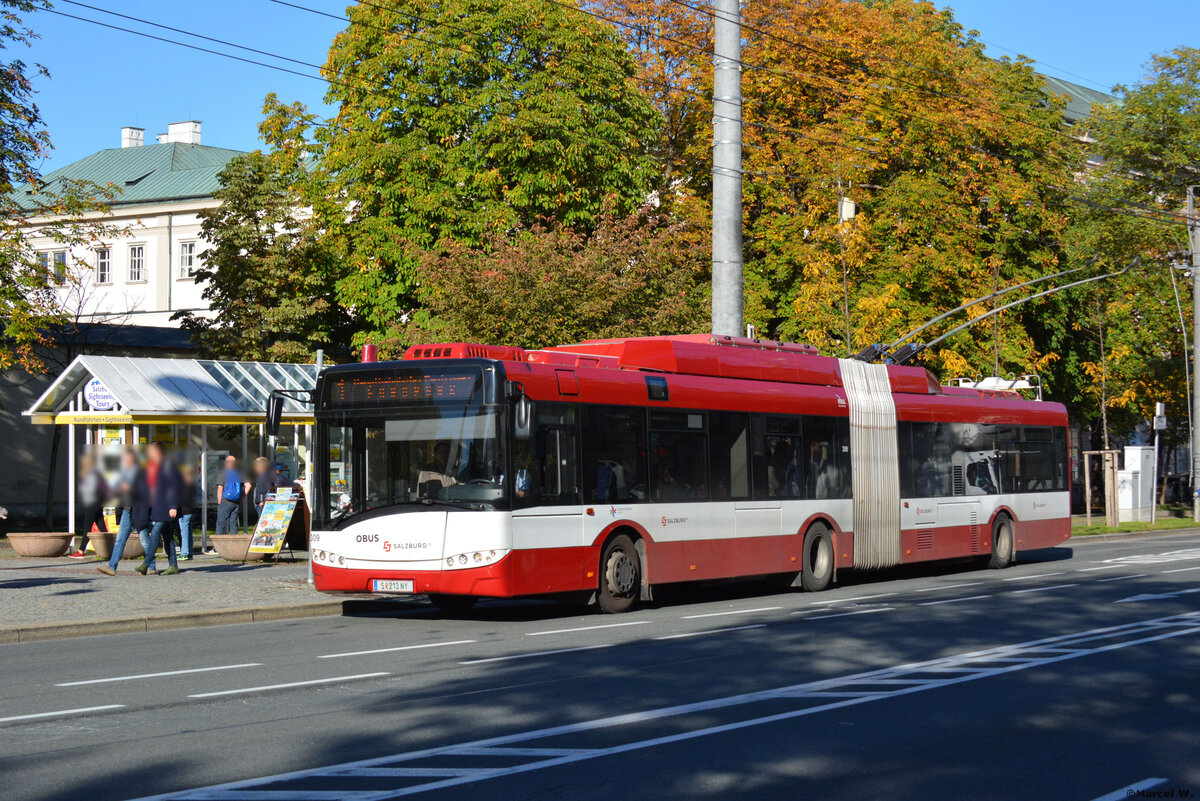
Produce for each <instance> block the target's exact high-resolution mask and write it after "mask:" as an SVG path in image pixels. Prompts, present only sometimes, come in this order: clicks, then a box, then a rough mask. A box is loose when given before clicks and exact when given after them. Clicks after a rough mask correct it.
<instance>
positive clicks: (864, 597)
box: [812, 592, 896, 606]
mask: <svg viewBox="0 0 1200 801" xmlns="http://www.w3.org/2000/svg"><path fill="white" fill-rule="evenodd" d="M891 595H896V593H894V592H881V593H879V594H877V595H856V596H854V597H853V598H830V599H829V600H827V601H813V603H812V605H813V606H821V605H823V604H848V603H851V602H853V601H869V600H871V599H872V598H887V597H889V596H891Z"/></svg>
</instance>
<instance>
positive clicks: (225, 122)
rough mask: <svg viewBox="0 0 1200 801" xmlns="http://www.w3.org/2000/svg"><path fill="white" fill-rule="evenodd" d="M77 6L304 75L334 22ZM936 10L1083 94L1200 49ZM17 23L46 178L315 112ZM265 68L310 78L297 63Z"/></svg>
mask: <svg viewBox="0 0 1200 801" xmlns="http://www.w3.org/2000/svg"><path fill="white" fill-rule="evenodd" d="M85 1H86V2H87V3H88V5H91V6H94V7H96V8H103V9H106V10H109V11H116V12H119V13H122V14H126V15H128V16H131V17H138V18H141V19H146V20H150V21H153V22H157V23H161V24H163V25H168V26H171V27H174V28H179V29H182V30H186V31H190V32H193V33H198V34H203V35H207V36H212V37H215V38H219V39H225V40H228V41H231V42H234V43H237V44H242V45H246V46H249V47H254V48H257V49H259V50H265V51H268V52H271V53H276V54H279V55H283V56H287V57H289V58H292V59H296V60H299V61H304V62H310V63H313V64H319V63H321V62H323V61H324V59H325V53H326V51H327V50H328V48H329V43H330V41H331V39H332V38H333V36H334V34H335V33H336V32H337V31H338V30H339V29H340V28H341V27H342V25H344V23H341V22H339V21H338V20H334V19H329V18H327V17H321V16H318V15H315V14H311V13H308V12H305V11H300V10H297V9H294V8H288V7H286V6H283V5H280V4H277V3H274V2H271V0H168V2H162V0H85ZM290 1H291V2H294V3H295V4H296V5H302V6H307V7H309V8H313V9H317V10H320V11H324V12H326V13H329V14H333V15H338V16H340V15H341V14H342V13H343V12H344V9H345V6H346V3H345V2H342V0H290ZM748 2H753V0H748ZM939 5H947V4H946V3H941V2H939ZM949 5H951V6H952V7H953V8H954V9H955V11H956V15H957V17H958V19H959V21H960V22H962V24H963V25H964V27H966V28H967V29H975V30H977V31H979V34H980V38H981V39H983V40H985V41H986V42H989V43H992V45H994V46H993V47H991V48H990V52H991V53H992V54H993V55H995V56H1002V55H1009V54H1010V53H1009V52H1008V51H1009V50H1012V51H1017V52H1020V53H1024V54H1026V55H1029V56H1031V57H1033V58H1035V59H1038V60H1039V62H1041V67H1040V68H1041V69H1042V70H1043V71H1045V72H1048V73H1050V74H1054V75H1058V76H1059V77H1062V78H1065V79H1066V80H1069V81H1074V82H1077V83H1084V84H1086V85H1089V86H1094V87H1095V88H1107V87H1110V86H1112V85H1113V84H1116V83H1131V82H1134V81H1136V80H1138V78H1139V77H1140V76H1141V74H1142V67H1143V65H1144V64H1145V62H1146V61H1147V60H1148V58H1149V56H1150V54H1151V53H1155V52H1161V51H1164V50H1167V49H1170V48H1173V47H1176V46H1179V45H1182V44H1189V45H1192V46H1197V45H1200V36H1198V34H1200V2H1197V0H1150V2H1148V3H1143V4H1140V5H1138V6H1137V7H1136V8H1130V6H1129V4H1128V3H1125V2H1120V1H1119V0H1040V2H1035V1H1034V0H957V2H953V3H950V4H949ZM55 7H56V10H58V11H61V12H63V13H66V14H73V15H76V16H79V17H88V18H90V19H94V20H100V21H104V22H107V23H110V24H112V25H117V26H121V27H136V28H138V29H140V30H144V31H146V32H148V33H152V34H154V35H156V36H161V37H163V38H165V39H168V40H171V41H178V42H185V41H186V42H189V43H192V44H195V45H197V46H200V47H211V48H214V49H224V50H229V52H234V53H239V54H240V55H242V56H244V57H246V58H250V59H255V60H259V59H262V57H261V56H257V55H255V54H253V53H245V52H240V51H236V50H230V49H229V48H224V47H221V46H219V45H215V44H212V43H209V42H203V41H198V40H195V39H192V38H190V37H185V36H183V35H181V34H177V33H173V32H170V31H165V30H161V29H154V28H151V27H147V26H145V25H139V24H138V23H134V22H130V21H129V20H125V19H120V18H117V17H113V16H110V15H107V14H104V13H102V12H99V11H95V10H92V9H89V8H84V7H81V6H79V5H73V4H71V3H70V2H67V0H55ZM30 21H31V22H32V24H33V26H34V27H35V29H36V30H37V31H38V32H39V33H40V34H41V36H42V38H41V40H40V41H38V42H37V43H36V44H35V46H34V48H33V50H32V52H31V53H30V54H21V55H20V56H19V57H21V58H26V55H28V58H27V60H28V61H31V62H33V61H36V62H39V63H41V64H43V65H45V66H46V67H47V68H48V69H49V71H50V74H51V78H50V79H49V80H46V79H40V80H38V82H37V86H38V89H39V95H38V99H37V102H38V105H39V107H40V108H41V110H42V113H43V115H44V117H45V118H46V122H47V124H48V126H49V129H50V135H51V137H52V139H53V140H54V144H55V147H56V150H55V152H54V153H53V154H52V156H51V158H50V159H49V161H48V162H47V164H46V165H45V167H44V169H46V170H49V169H53V168H54V167H58V166H62V165H64V164H67V163H69V162H71V161H74V160H75V159H78V158H81V157H83V156H86V155H88V154H90V153H93V152H95V151H96V150H100V149H102V148H105V147H116V146H118V145H119V144H120V128H121V126H124V125H135V126H138V127H143V128H145V129H146V139H147V142H152V141H153V137H154V135H155V134H157V133H160V132H162V131H165V130H166V125H167V123H168V122H175V121H179V120H188V119H199V120H202V121H203V122H204V143H205V144H210V145H217V146H222V147H231V148H237V149H243V150H246V149H252V148H254V147H256V146H257V145H258V138H257V128H256V126H257V123H258V120H259V118H260V110H261V107H262V101H263V98H264V97H265V96H266V94H267V93H268V92H271V91H274V92H276V93H278V94H279V96H280V97H281V98H283V99H284V100H302V101H305V102H307V103H309V104H310V105H311V106H320V104H321V97H322V96H323V94H324V84H322V83H321V82H320V81H316V80H311V79H308V78H303V77H299V76H294V75H286V74H283V73H280V72H276V71H274V70H270V69H265V68H263V67H258V66H253V65H250V64H243V63H238V62H234V61H230V60H228V59H225V58H221V57H219V56H214V55H210V54H208V53H202V52H198V51H195V50H187V49H184V48H181V47H179V46H177V45H174V44H168V43H165V42H157V41H152V40H150V39H145V38H142V37H139V36H133V35H130V34H128V33H123V32H119V31H115V30H110V29H105V28H101V27H98V26H96V25H93V24H90V23H86V22H80V21H78V20H74V19H67V18H64V17H61V16H56V15H53V14H48V13H38V14H36V15H34V16H33V17H31V20H30ZM1001 48H1007V49H1001ZM14 55H15V54H14ZM273 63H276V64H279V65H280V66H285V67H288V68H291V69H295V70H297V71H300V72H306V73H310V74H311V73H314V72H315V70H312V69H311V68H309V67H306V66H301V65H298V64H293V63H287V62H279V61H274V62H273ZM1071 73H1074V74H1071ZM1079 76H1082V78H1081V77H1079ZM1085 79H1086V80H1085Z"/></svg>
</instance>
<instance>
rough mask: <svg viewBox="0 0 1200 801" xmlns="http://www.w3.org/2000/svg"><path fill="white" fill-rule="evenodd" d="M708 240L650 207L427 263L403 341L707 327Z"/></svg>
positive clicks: (573, 338) (514, 235)
mask: <svg viewBox="0 0 1200 801" xmlns="http://www.w3.org/2000/svg"><path fill="white" fill-rule="evenodd" d="M708 274H709V259H708V242H707V240H706V239H703V238H701V239H698V238H697V237H696V236H695V234H694V232H691V231H689V230H688V229H687V228H686V227H685V226H681V225H678V224H675V223H672V222H671V221H670V220H669V219H667V218H666V217H665V216H664V215H661V214H656V213H653V212H650V211H642V212H637V213H634V214H631V215H625V216H616V215H614V214H602V215H601V216H600V217H599V219H598V220H597V223H596V226H595V228H594V229H593V230H590V231H588V232H582V231H578V230H573V229H570V228H566V227H565V226H562V225H554V226H550V227H545V226H541V225H535V226H533V227H532V228H522V229H519V230H517V231H515V232H511V233H510V234H508V235H506V236H500V235H495V236H493V237H492V238H491V239H489V240H487V241H485V242H484V243H483V244H482V245H481V246H478V247H471V246H467V245H452V246H450V247H448V248H447V249H446V250H445V252H443V253H440V254H429V255H427V256H426V258H425V260H424V261H423V262H422V265H421V269H420V277H421V282H422V295H421V299H422V302H423V304H424V309H423V311H422V312H420V313H418V314H417V315H416V316H415V317H414V319H413V320H412V321H410V322H409V323H408V324H407V325H406V326H404V327H403V328H402V329H400V330H398V331H396V334H395V336H396V338H397V339H399V340H401V344H404V345H407V344H412V343H414V342H422V341H423V342H438V341H441V342H446V341H467V342H482V343H492V344H505V345H518V346H523V347H528V348H537V347H542V346H544V345H546V344H547V343H562V342H578V341H580V340H583V339H592V338H606V337H626V336H651V335H662V334H675V333H691V332H699V331H703V330H705V327H706V326H707V320H708V302H709V301H708V287H707V281H708Z"/></svg>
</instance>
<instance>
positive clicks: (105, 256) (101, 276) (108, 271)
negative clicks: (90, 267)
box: [96, 248, 112, 284]
mask: <svg viewBox="0 0 1200 801" xmlns="http://www.w3.org/2000/svg"><path fill="white" fill-rule="evenodd" d="M96 283H97V284H111V283H112V251H111V250H109V249H108V248H100V249H99V250H97V251H96Z"/></svg>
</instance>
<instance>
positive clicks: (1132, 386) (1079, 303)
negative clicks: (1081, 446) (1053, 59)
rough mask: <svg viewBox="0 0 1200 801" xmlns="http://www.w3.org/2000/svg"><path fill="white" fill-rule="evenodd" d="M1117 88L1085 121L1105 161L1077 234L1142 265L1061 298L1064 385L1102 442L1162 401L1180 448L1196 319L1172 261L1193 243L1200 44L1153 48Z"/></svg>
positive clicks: (1103, 255) (1110, 259)
mask: <svg viewBox="0 0 1200 801" xmlns="http://www.w3.org/2000/svg"><path fill="white" fill-rule="evenodd" d="M1116 94H1117V96H1118V102H1117V103H1114V104H1112V105H1110V106H1104V107H1098V108H1096V109H1093V112H1092V116H1091V119H1088V120H1085V121H1084V122H1083V123H1082V124H1081V131H1080V133H1086V134H1087V135H1088V137H1089V138H1090V139H1093V140H1095V141H1094V143H1092V144H1091V145H1090V146H1091V148H1092V149H1093V150H1094V153H1095V156H1096V159H1095V161H1096V162H1097V166H1094V167H1093V168H1092V169H1091V170H1090V171H1089V172H1088V174H1087V175H1086V179H1085V180H1084V182H1083V184H1082V185H1081V186H1080V187H1079V189H1078V194H1079V200H1080V202H1081V205H1080V206H1079V207H1078V208H1077V209H1076V210H1075V211H1074V213H1073V214H1072V220H1071V228H1070V232H1069V235H1068V237H1067V241H1069V242H1070V243H1071V249H1072V251H1073V252H1075V253H1078V255H1079V257H1091V256H1098V257H1099V258H1100V259H1101V263H1102V264H1103V265H1105V266H1107V267H1109V268H1114V267H1119V266H1120V265H1122V264H1125V263H1128V262H1129V261H1130V260H1132V259H1133V258H1134V257H1135V256H1136V257H1141V259H1142V261H1143V264H1144V268H1143V269H1141V270H1138V271H1136V272H1131V273H1129V274H1127V275H1123V276H1121V277H1120V278H1116V279H1112V280H1111V281H1108V282H1105V283H1103V284H1098V285H1095V288H1094V289H1091V290H1089V291H1088V292H1086V293H1073V294H1072V295H1071V296H1069V297H1066V298H1063V299H1062V300H1060V301H1057V302H1056V303H1055V304H1053V307H1052V308H1054V309H1055V310H1056V311H1055V314H1054V315H1053V317H1056V318H1057V320H1058V324H1057V325H1053V324H1052V325H1051V326H1049V327H1048V330H1047V335H1048V338H1051V339H1056V340H1057V341H1053V342H1051V343H1050V344H1049V347H1052V348H1054V349H1055V350H1056V351H1057V352H1058V353H1060V354H1061V355H1062V356H1063V362H1062V366H1061V368H1060V369H1057V370H1056V371H1055V373H1056V374H1057V375H1056V379H1057V382H1058V386H1057V387H1056V388H1055V389H1056V393H1055V394H1056V396H1058V397H1063V398H1064V399H1066V400H1067V402H1068V403H1069V404H1070V405H1071V406H1072V413H1073V414H1074V415H1075V416H1076V417H1077V418H1078V419H1082V420H1084V421H1085V422H1093V423H1095V424H1096V425H1097V427H1098V429H1099V430H1098V431H1097V433H1098V434H1100V435H1101V436H1098V437H1096V441H1097V442H1099V441H1102V440H1103V439H1105V438H1111V439H1117V438H1119V437H1121V436H1123V435H1124V434H1125V433H1127V432H1129V431H1132V430H1133V428H1134V426H1135V425H1136V424H1137V423H1138V422H1139V421H1142V420H1146V419H1148V418H1149V417H1151V416H1152V415H1153V413H1154V404H1155V403H1156V402H1164V403H1166V404H1167V416H1168V419H1169V420H1171V421H1173V422H1174V423H1175V425H1174V426H1173V427H1172V428H1171V429H1170V430H1169V431H1168V433H1167V440H1166V444H1167V447H1168V448H1170V447H1174V446H1176V445H1178V444H1181V443H1182V441H1184V440H1185V439H1186V437H1187V430H1186V429H1187V393H1188V388H1187V386H1186V384H1185V381H1184V359H1185V358H1187V354H1186V349H1185V346H1184V340H1185V338H1187V339H1190V337H1191V331H1190V326H1191V320H1190V315H1187V316H1186V318H1185V321H1183V322H1181V320H1180V307H1181V306H1182V307H1183V308H1184V309H1188V308H1190V306H1191V293H1190V287H1189V286H1188V283H1189V282H1185V281H1182V280H1178V278H1179V276H1177V280H1176V281H1175V282H1172V279H1171V270H1172V269H1173V268H1172V266H1171V265H1172V262H1173V261H1174V258H1173V256H1172V252H1173V251H1174V252H1179V251H1183V250H1184V249H1186V248H1187V237H1186V233H1185V229H1184V226H1183V225H1182V220H1181V218H1180V217H1179V214H1180V212H1181V211H1182V210H1183V208H1184V200H1185V193H1186V187H1187V186H1188V185H1189V184H1196V183H1198V182H1200V50H1198V49H1196V48H1188V47H1181V48H1178V49H1176V50H1173V51H1170V52H1168V53H1165V54H1161V55H1156V56H1154V57H1152V58H1151V60H1150V62H1149V64H1148V65H1147V72H1146V76H1145V78H1144V79H1143V80H1142V81H1141V82H1139V83H1136V84H1134V85H1132V86H1118V87H1117V88H1116ZM1177 290H1178V292H1179V293H1180V296H1179V300H1178V302H1177V300H1176V291H1177ZM1053 317H1052V318H1053ZM1181 327H1184V330H1182V331H1181ZM1073 331H1074V332H1079V333H1080V334H1083V336H1072V332H1073ZM1106 423H1107V425H1105V424H1106ZM1106 428H1107V432H1105V429H1106ZM1106 435H1107V437H1106Z"/></svg>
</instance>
